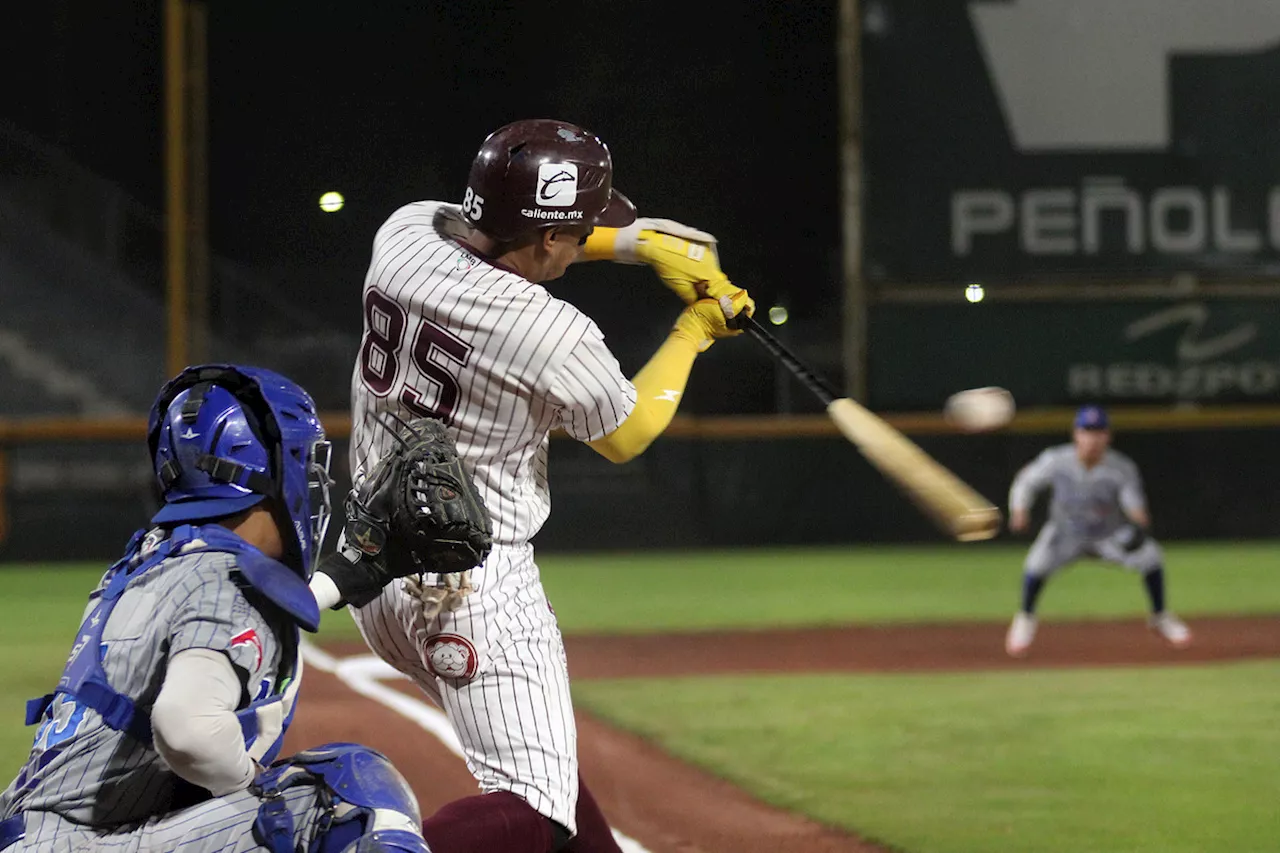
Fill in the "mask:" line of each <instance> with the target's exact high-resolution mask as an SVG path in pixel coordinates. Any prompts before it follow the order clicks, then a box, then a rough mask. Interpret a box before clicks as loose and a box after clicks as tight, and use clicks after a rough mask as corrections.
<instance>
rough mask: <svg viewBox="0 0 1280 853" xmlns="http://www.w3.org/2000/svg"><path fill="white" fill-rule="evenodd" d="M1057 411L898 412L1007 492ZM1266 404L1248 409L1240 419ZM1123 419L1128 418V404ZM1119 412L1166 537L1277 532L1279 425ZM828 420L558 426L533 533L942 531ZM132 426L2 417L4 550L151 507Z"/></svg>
mask: <svg viewBox="0 0 1280 853" xmlns="http://www.w3.org/2000/svg"><path fill="white" fill-rule="evenodd" d="M1065 417H1066V415H1062V414H1053V415H1052V416H1046V417H1043V418H1041V419H1039V420H1036V418H1035V417H1034V414H1032V415H1029V416H1028V417H1027V419H1022V418H1020V424H1021V426H1020V428H1019V429H1020V431H1019V432H1016V433H1015V432H1004V433H998V434H994V435H986V436H961V435H955V434H948V433H946V432H945V431H944V430H939V429H938V425H937V423H936V422H934V421H930V420H928V419H927V418H925V419H919V418H917V419H916V420H915V421H912V420H911V419H910V417H907V416H904V418H901V419H898V422H899V423H900V424H901V425H902V426H904V427H906V428H908V429H910V430H911V431H912V433H913V437H914V438H915V439H916V440H917V441H918V442H919V443H920V444H921V445H922V446H923V447H924V448H925V449H926V450H927V451H928V452H930V453H932V454H933V455H935V456H936V457H937V458H938V459H939V461H941V462H942V463H943V464H944V465H947V466H948V467H950V468H952V469H953V470H954V471H955V472H956V473H957V474H959V475H960V476H961V477H962V478H964V479H965V480H967V481H968V482H970V483H971V484H973V485H974V486H975V487H976V488H977V489H978V490H979V491H981V492H982V493H983V494H985V495H987V496H988V497H989V498H991V499H992V500H993V501H994V502H996V503H998V504H1001V505H1003V503H1004V500H1005V495H1006V493H1007V490H1008V485H1009V481H1010V479H1011V478H1012V476H1013V475H1014V473H1015V472H1016V471H1017V469H1018V468H1019V467H1020V466H1021V465H1022V464H1024V463H1025V462H1027V461H1028V460H1030V459H1031V458H1032V457H1033V456H1034V455H1035V454H1036V453H1037V452H1038V451H1039V450H1040V449H1041V448H1043V447H1045V446H1046V445H1048V444H1050V443H1053V442H1056V441H1059V440H1064V439H1065V432H1063V431H1062V430H1061V429H1059V428H1058V421H1059V420H1062V419H1063V418H1065ZM1223 420H1224V419H1223V418H1219V421H1220V422H1221V421H1223ZM1225 420H1227V421H1229V420H1230V419H1225ZM1260 420H1264V419H1262V418H1259V417H1257V416H1256V414H1250V415H1247V416H1242V417H1239V418H1236V419H1235V422H1238V423H1249V422H1254V423H1256V422H1258V421H1260ZM1117 421H1118V422H1119V423H1121V424H1124V423H1125V421H1126V416H1125V415H1124V414H1123V413H1120V414H1118V417H1117ZM1127 421H1128V423H1129V424H1130V427H1129V429H1127V430H1124V431H1119V432H1118V433H1117V437H1116V445H1117V447H1118V448H1120V449H1121V450H1123V451H1125V452H1127V453H1129V454H1130V455H1131V456H1132V457H1133V458H1134V459H1135V460H1136V461H1137V462H1138V464H1139V465H1140V466H1141V468H1142V470H1143V473H1144V475H1145V478H1146V481H1147V488H1148V493H1149V496H1150V502H1151V507H1152V511H1153V514H1154V517H1155V530H1156V534H1157V535H1158V536H1159V537H1161V538H1164V539H1181V538H1186V539H1205V538H1218V537H1221V538H1258V537H1273V536H1280V478H1278V477H1277V476H1276V472H1280V442H1277V441H1276V437H1275V429H1274V428H1272V427H1269V426H1238V427H1223V426H1216V427H1215V426H1210V425H1206V424H1205V423H1204V422H1196V421H1194V419H1192V420H1188V421H1187V422H1186V423H1184V424H1183V425H1182V427H1181V428H1179V429H1171V428H1167V427H1166V428H1160V427H1159V426H1158V425H1157V424H1155V423H1144V422H1142V421H1140V420H1135V419H1134V418H1133V417H1132V416H1129V417H1128V418H1127ZM829 426H830V425H829V424H828V423H827V422H826V420H825V418H821V417H818V418H793V419H771V420H768V421H757V422H755V424H754V426H753V425H751V424H750V423H748V422H743V421H738V420H735V419H723V420H720V421H711V420H702V421H698V422H683V423H682V424H679V425H677V428H676V429H675V430H674V431H675V433H676V434H675V435H673V436H668V437H664V438H663V439H660V440H659V441H658V442H656V443H655V444H654V446H653V447H651V448H650V449H649V451H648V452H647V453H646V454H645V455H644V456H642V457H640V458H639V459H637V460H635V461H634V462H631V463H630V464H628V465H624V466H614V465H611V464H609V463H608V462H606V461H604V460H603V459H601V458H600V457H598V456H597V455H596V454H595V453H594V452H593V451H591V450H590V449H589V448H587V447H585V446H583V445H579V444H577V443H576V442H572V441H567V440H554V441H553V442H552V448H551V465H550V472H551V483H552V495H553V512H552V516H551V519H550V520H549V521H548V523H547V525H546V526H545V527H544V528H543V531H542V532H541V533H540V534H539V536H538V538H537V540H536V544H537V545H538V546H539V547H542V548H546V549H554V550H590V549H632V548H667V547H671V548H676V547H724V546H735V545H767V544H818V543H833V544H834V543H856V542H864V541H872V542H902V541H915V542H929V541H934V542H941V541H944V540H943V538H942V537H941V536H940V534H938V533H937V532H936V531H934V530H933V528H932V527H931V526H930V525H929V523H928V522H927V521H926V520H925V519H924V518H923V517H922V516H921V515H920V514H919V513H918V512H917V511H916V510H915V509H914V508H913V507H912V506H911V505H910V504H909V503H908V502H907V501H906V500H905V499H904V498H902V497H901V496H900V495H899V494H897V493H896V492H895V491H894V489H893V488H892V487H891V486H890V485H888V484H887V483H886V482H885V481H884V479H883V478H882V477H881V476H880V475H879V474H878V473H876V472H875V471H874V469H872V468H871V467H870V466H869V465H868V464H867V463H866V462H865V461H864V460H863V459H862V457H861V456H860V455H859V454H858V453H857V452H856V451H855V450H854V449H853V448H852V447H850V446H849V445H848V444H847V443H846V442H844V441H843V440H842V439H840V438H839V437H837V436H835V435H833V434H832V433H833V430H832V429H830V428H829ZM131 431H132V428H131V427H128V426H127V425H126V426H122V427H121V428H120V429H118V430H116V431H115V432H110V433H104V434H103V435H100V436H98V437H97V438H96V439H94V440H87V439H83V438H76V437H73V435H72V434H71V433H68V434H66V435H62V436H58V435H56V434H55V435H53V436H52V439H49V438H46V439H41V440H38V441H33V440H30V436H28V437H27V438H26V439H22V437H21V436H18V437H17V438H15V435H16V434H15V433H12V432H11V433H10V434H9V438H10V441H9V442H7V443H6V442H5V441H3V439H4V437H5V433H4V431H3V430H0V448H3V452H0V481H3V483H4V487H3V489H0V496H2V502H3V503H2V505H0V519H2V521H0V523H2V524H3V528H4V529H3V541H0V560H44V559H50V560H53V559H72V558H77V559H79V558H86V559H108V558H110V557H111V556H112V555H113V554H114V553H115V552H116V551H117V550H118V549H119V548H120V546H121V545H122V544H123V542H124V541H125V539H126V538H127V537H128V535H129V533H130V532H131V531H132V530H133V529H134V528H135V527H136V526H138V524H139V523H141V522H142V521H144V520H145V518H146V517H147V515H148V514H149V511H150V509H151V507H152V497H151V493H150V486H149V481H148V477H149V470H148V466H147V462H146V459H145V453H144V451H143V450H142V447H143V446H144V445H142V444H141V442H140V441H137V440H132V439H130V433H131ZM331 431H332V432H335V433H337V434H345V433H344V432H343V430H342V429H341V428H340V427H339V428H337V429H333V430H331ZM335 445H336V446H335V454H334V455H335V469H336V470H335V472H334V474H335V479H337V480H338V486H337V487H336V491H335V498H340V496H341V495H342V494H344V493H345V490H346V488H347V482H348V475H347V472H346V464H345V459H346V447H345V442H343V441H342V440H337V441H335Z"/></svg>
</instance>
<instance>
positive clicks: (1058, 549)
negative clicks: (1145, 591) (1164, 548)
mask: <svg viewBox="0 0 1280 853" xmlns="http://www.w3.org/2000/svg"><path fill="white" fill-rule="evenodd" d="M1132 538H1133V531H1132V529H1131V528H1129V527H1122V528H1120V529H1119V530H1117V531H1114V532H1113V533H1109V534H1107V535H1106V536H1103V537H1100V538H1096V539H1089V538H1085V537H1083V536H1081V535H1079V534H1078V533H1076V532H1075V531H1071V530H1066V529H1064V528H1061V527H1059V526H1058V525H1057V524H1055V523H1054V522H1052V521H1050V522H1048V523H1047V524H1045V526H1044V527H1043V528H1041V530H1040V535H1039V536H1037V537H1036V541H1035V542H1034V543H1033V544H1032V545H1031V550H1030V551H1028V552H1027V559H1026V562H1025V563H1024V564H1023V572H1024V573H1025V574H1027V575H1029V576H1031V577H1040V578H1043V577H1048V576H1049V575H1051V574H1053V573H1054V572H1056V571H1057V570H1058V569H1060V568H1062V567H1063V566H1065V565H1067V564H1068V563H1072V562H1075V561H1076V560H1080V559H1083V558H1086V557H1090V558H1093V559H1097V560H1103V561H1106V562H1108V563H1116V564H1119V565H1121V566H1124V567H1125V568H1126V569H1129V570H1131V571H1135V572H1141V573H1143V574H1146V573H1147V572H1151V571H1154V570H1156V569H1158V568H1160V566H1161V565H1162V563H1163V562H1164V554H1163V553H1162V552H1161V550H1160V546H1159V545H1158V544H1157V543H1156V541H1155V540H1154V539H1152V538H1151V537H1150V536H1147V537H1146V538H1145V539H1144V540H1143V541H1142V542H1141V544H1139V545H1137V546H1136V547H1134V546H1133V544H1132Z"/></svg>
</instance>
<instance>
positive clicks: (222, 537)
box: [26, 525, 320, 762]
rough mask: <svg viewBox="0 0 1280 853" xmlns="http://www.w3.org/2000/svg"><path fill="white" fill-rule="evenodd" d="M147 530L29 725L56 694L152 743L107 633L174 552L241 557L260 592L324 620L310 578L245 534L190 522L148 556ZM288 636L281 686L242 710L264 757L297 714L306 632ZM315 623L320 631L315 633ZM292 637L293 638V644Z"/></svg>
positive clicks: (247, 732)
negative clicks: (140, 583) (115, 671)
mask: <svg viewBox="0 0 1280 853" xmlns="http://www.w3.org/2000/svg"><path fill="white" fill-rule="evenodd" d="M142 538H143V537H142V532H141V531H139V533H137V534H135V535H134V538H133V539H132V540H131V541H130V543H129V548H128V550H127V551H126V553H125V556H124V557H123V558H122V559H121V560H120V561H119V562H117V563H116V564H115V565H113V566H112V567H111V568H110V569H108V570H107V574H106V575H105V576H104V585H103V586H102V587H101V591H100V592H99V593H96V594H95V597H96V598H97V600H96V601H95V602H94V603H93V606H92V608H91V609H90V611H89V614H88V616H87V618H86V619H85V621H84V623H83V624H82V625H81V626H80V631H79V632H78V634H77V635H76V643H75V646H73V647H72V650H71V656H70V658H69V659H68V661H67V666H66V669H65V670H64V671H63V674H62V678H61V679H60V680H59V681H58V686H57V688H56V689H55V690H54V692H53V693H50V694H49V695H47V696H43V697H40V698H39V699H32V700H31V701H29V702H28V703H27V713H26V723H27V725H34V724H35V723H36V722H38V721H39V720H40V719H41V718H42V717H44V716H45V715H46V713H47V712H48V710H49V706H50V705H51V704H52V703H53V700H54V698H55V697H57V696H59V695H65V696H67V697H69V698H71V699H73V700H74V701H75V702H77V703H78V704H81V705H84V706H85V707H88V708H92V709H93V710H95V711H97V712H98V713H99V714H100V715H101V716H102V719H103V722H104V723H106V725H107V726H108V727H110V728H112V729H114V730H116V731H121V732H127V733H129V734H130V735H132V736H133V737H135V738H137V739H138V740H139V741H141V742H143V743H147V744H149V743H151V718H150V714H149V713H147V712H146V710H141V711H140V710H139V709H138V708H137V706H136V705H135V703H134V701H133V700H132V699H131V698H130V697H128V696H126V695H124V694H123V693H119V692H117V691H116V690H115V689H113V688H112V687H111V684H110V682H109V681H108V680H107V676H106V673H105V672H104V671H103V668H102V656H103V654H104V648H105V647H104V645H103V643H102V632H103V629H104V628H105V627H106V625H107V621H108V620H109V619H110V617H111V611H112V610H113V609H114V608H115V606H116V603H117V602H118V601H119V599H120V596H121V595H122V594H123V593H124V591H125V589H126V588H127V587H128V586H129V585H130V584H131V583H132V582H133V581H135V580H137V579H138V578H140V577H141V576H142V575H144V574H145V573H146V572H148V571H150V570H151V569H153V568H154V567H155V566H157V565H159V564H160V563H161V562H162V561H163V560H165V559H167V558H169V557H172V556H179V555H182V556H185V555H188V554H194V553H199V552H202V551H220V552H228V553H233V554H235V555H236V568H237V569H238V570H239V571H240V573H241V574H242V575H243V576H244V579H245V580H246V581H247V582H248V583H249V584H250V585H251V586H253V588H254V589H255V590H257V591H258V592H259V593H261V594H262V595H263V596H264V597H266V598H267V599H268V600H270V601H271V602H272V603H273V604H275V605H276V606H277V607H279V608H280V609H281V610H283V611H284V612H285V613H287V614H288V615H289V616H291V617H292V618H293V619H294V620H295V623H296V624H302V625H303V627H307V626H308V625H315V624H318V622H319V618H320V613H319V609H318V607H317V606H316V603H315V598H314V596H312V594H311V591H310V589H309V588H308V587H307V585H306V583H305V582H304V581H303V580H302V578H301V577H299V576H298V575H297V574H295V573H294V572H293V571H291V570H290V569H288V568H287V567H286V566H284V565H282V564H280V563H277V562H276V561H274V560H271V559H270V558H268V557H267V556H265V555H264V554H262V552H260V551H258V550H257V549H256V548H253V547H252V546H250V545H248V544H247V543H246V542H245V541H244V540H243V539H241V538H240V537H238V536H236V535H235V534H233V533H231V532H230V531H228V530H226V528H223V527H220V526H218V525H205V526H200V527H197V526H193V525H183V526H181V527H178V528H176V529H175V530H174V531H173V533H172V534H171V535H170V537H169V538H168V539H167V540H165V541H164V542H162V543H161V544H160V545H159V546H158V547H157V548H156V549H155V550H154V551H152V552H150V553H148V554H147V555H146V556H145V557H141V558H140V548H141V543H142ZM296 624H295V626H294V627H293V628H292V631H291V634H292V636H291V637H289V636H286V637H281V638H280V639H281V641H282V642H283V643H284V644H285V647H286V653H285V654H286V657H285V660H284V661H283V662H282V663H283V666H282V667H281V673H280V675H281V678H280V680H279V684H278V685H277V689H276V690H275V691H274V692H273V693H272V694H271V695H269V696H266V697H263V698H261V699H259V700H257V701H255V702H254V703H253V704H251V705H250V706H249V707H247V708H244V709H243V710H241V711H239V712H237V717H238V718H239V719H240V726H241V730H242V731H243V733H244V738H245V744H246V747H248V748H249V750H250V755H251V756H252V757H253V758H254V759H255V760H257V761H260V762H269V761H270V760H271V759H272V758H273V757H274V756H275V754H276V753H277V752H278V751H279V747H280V744H281V740H282V737H283V733H284V729H286V728H287V727H288V725H289V723H290V722H291V721H292V719H293V705H294V700H295V698H296V696H297V689H298V686H299V684H300V681H301V678H300V676H301V660H300V658H299V655H298V630H297V627H296ZM313 629H314V628H312V630H313ZM290 640H291V641H292V642H290Z"/></svg>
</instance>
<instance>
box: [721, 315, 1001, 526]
mask: <svg viewBox="0 0 1280 853" xmlns="http://www.w3.org/2000/svg"><path fill="white" fill-rule="evenodd" d="M743 328H744V329H746V332H747V334H749V335H751V337H753V338H755V339H756V340H757V341H759V342H760V343H761V344H762V345H763V346H764V348H765V349H767V350H768V351H769V352H770V353H771V354H772V355H773V357H774V358H776V359H777V360H778V361H780V362H781V363H782V365H783V367H785V368H787V370H788V371H790V372H791V374H792V375H793V376H795V377H796V379H798V380H800V383H801V384H802V385H804V386H805V387H806V388H808V389H809V390H810V391H812V392H813V394H814V396H816V397H817V398H818V399H819V400H821V401H822V403H823V405H825V406H826V407H827V416H828V417H830V418H831V420H832V421H833V422H834V423H835V425H836V426H837V427H839V429H840V432H841V434H842V435H844V437H845V438H847V439H848V440H849V441H850V442H851V443H852V444H853V445H854V446H855V447H857V448H858V450H859V451H860V452H861V453H862V455H863V456H865V457H866V458H867V461H868V462H870V463H871V464H872V465H874V466H875V467H876V469H877V470H879V471H880V473H881V474H883V475H884V476H885V477H886V478H888V479H889V481H890V482H892V483H893V484H895V485H896V486H898V488H900V489H901V490H902V491H903V492H904V493H905V494H906V495H907V496H908V497H909V498H911V500H912V501H913V502H915V504H916V506H918V507H920V509H921V510H922V511H924V513H925V514H926V515H928V516H929V517H930V518H931V519H933V521H934V523H935V524H937V525H938V526H939V527H940V528H941V529H942V530H943V531H945V532H946V533H947V534H948V535H950V536H952V537H953V538H955V539H956V540H958V541H960V542H976V541H979V540H982V539H990V538H992V537H993V536H995V535H996V534H997V533H999V532H1000V526H1001V522H1002V518H1001V515H1000V510H998V509H996V508H995V506H993V505H992V503H991V502H990V501H989V500H987V499H986V498H984V497H983V496H982V495H980V494H978V493H977V492H976V491H974V489H973V488H972V487H971V486H969V484H967V483H965V482H964V481H963V480H961V479H960V478H959V477H957V476H956V475H955V474H953V473H952V472H951V471H949V470H947V469H946V468H944V467H943V466H942V465H940V464H939V463H938V461H937V460H936V459H934V458H933V457H932V456H930V455H929V454H927V453H925V452H924V451H923V450H922V449H920V446H919V445H917V444H916V443H915V442H913V441H911V439H909V438H907V437H906V436H905V435H903V434H902V433H901V432H899V431H898V430H896V429H894V428H893V427H891V426H890V425H889V424H888V423H886V422H885V421H884V419H882V418H880V417H878V416H876V415H875V414H873V413H872V412H870V411H868V410H867V409H866V408H865V407H863V406H861V405H859V404H858V403H856V402H854V401H853V400H850V399H849V398H848V397H840V396H837V395H836V392H835V390H834V389H833V388H832V387H831V386H830V385H829V384H827V382H826V381H825V380H823V379H822V377H820V376H818V375H817V374H816V373H814V372H813V371H812V370H810V369H809V368H808V367H807V366H806V365H805V363H804V362H802V361H801V360H800V359H799V358H798V357H797V356H796V355H795V353H793V352H791V350H789V349H788V348H787V347H786V346H785V345H784V344H783V343H782V342H781V341H779V340H778V339H777V338H775V337H774V336H773V335H771V334H769V332H768V331H766V330H765V328H764V327H763V326H761V325H760V324H759V323H757V322H756V321H755V319H754V318H752V317H747V318H745V321H744V322H743Z"/></svg>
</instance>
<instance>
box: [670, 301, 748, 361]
mask: <svg viewBox="0 0 1280 853" xmlns="http://www.w3.org/2000/svg"><path fill="white" fill-rule="evenodd" d="M750 302H751V298H750V297H749V296H747V292H746V291H745V290H736V291H734V292H733V293H732V294H725V295H724V296H721V297H720V298H719V299H699V300H697V301H696V302H694V303H693V304H692V305H690V306H689V307H687V308H685V309H684V310H683V311H681V312H680V316H679V317H678V318H677V319H676V325H675V329H674V331H675V332H676V333H678V334H683V335H685V336H687V337H688V338H689V339H690V340H692V341H693V342H694V343H695V344H697V345H698V352H706V351H707V348H708V347H710V346H711V344H712V343H714V342H715V341H717V340H719V339H720V338H732V337H734V336H736V335H740V334H742V330H741V329H738V328H734V325H733V320H734V318H735V317H739V316H741V314H742V312H743V311H744V310H745V309H746V308H747V306H748V305H749V304H750Z"/></svg>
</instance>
